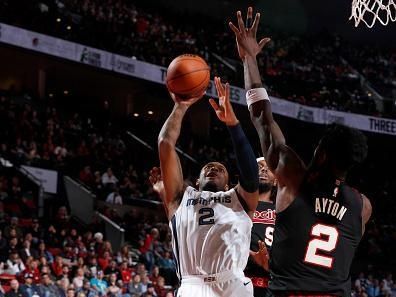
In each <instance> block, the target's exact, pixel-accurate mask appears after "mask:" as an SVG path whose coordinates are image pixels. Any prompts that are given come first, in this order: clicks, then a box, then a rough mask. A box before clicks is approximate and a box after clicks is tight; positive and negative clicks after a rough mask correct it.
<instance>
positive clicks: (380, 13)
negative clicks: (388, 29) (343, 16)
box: [349, 0, 396, 28]
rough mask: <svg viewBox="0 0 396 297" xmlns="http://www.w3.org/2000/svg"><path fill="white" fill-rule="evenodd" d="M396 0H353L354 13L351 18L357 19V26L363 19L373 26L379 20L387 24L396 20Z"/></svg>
mask: <svg viewBox="0 0 396 297" xmlns="http://www.w3.org/2000/svg"><path fill="white" fill-rule="evenodd" d="M395 1H396V0H352V14H351V17H350V18H349V19H354V20H355V27H357V26H358V25H359V23H360V22H361V21H362V22H364V23H365V24H366V25H367V27H369V28H372V27H373V26H374V24H375V22H376V21H377V20H378V21H379V22H380V23H381V24H382V25H384V26H386V25H388V23H389V22H390V21H392V22H394V21H396V2H395Z"/></svg>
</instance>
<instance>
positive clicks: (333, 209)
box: [269, 179, 363, 296]
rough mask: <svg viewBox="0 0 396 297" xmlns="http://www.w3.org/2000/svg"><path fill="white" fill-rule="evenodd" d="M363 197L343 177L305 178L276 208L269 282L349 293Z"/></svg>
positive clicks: (294, 288) (292, 288)
mask: <svg viewBox="0 0 396 297" xmlns="http://www.w3.org/2000/svg"><path fill="white" fill-rule="evenodd" d="M362 207H363V199H362V196H361V194H360V193H358V192H357V191H356V190H354V189H352V188H351V187H349V186H348V185H346V184H345V183H343V182H341V181H339V180H335V179H331V180H327V181H322V182H315V183H308V182H304V183H303V186H302V187H301V189H300V191H299V194H298V195H297V197H296V198H295V200H294V201H293V202H292V203H291V204H290V205H289V207H288V208H286V209H285V210H284V211H282V212H280V213H277V218H276V228H275V232H274V242H273V245H272V249H271V253H270V270H271V277H272V279H271V281H270V286H269V287H270V288H271V289H272V290H275V291H303V292H316V293H328V294H334V295H337V296H350V295H351V293H350V290H351V278H350V267H351V263H352V259H353V257H354V253H355V250H356V248H357V246H358V245H359V242H360V239H361V237H362V216H361V213H362Z"/></svg>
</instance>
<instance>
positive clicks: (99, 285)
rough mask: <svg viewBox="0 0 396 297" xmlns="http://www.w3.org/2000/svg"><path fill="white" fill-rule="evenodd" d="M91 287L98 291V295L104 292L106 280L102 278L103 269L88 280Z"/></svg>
mask: <svg viewBox="0 0 396 297" xmlns="http://www.w3.org/2000/svg"><path fill="white" fill-rule="evenodd" d="M90 283H91V286H92V288H93V289H94V290H95V291H96V292H98V293H99V295H100V296H103V295H104V294H106V290H107V287H108V285H107V282H106V281H105V280H103V271H102V270H99V271H98V273H97V274H96V276H95V277H93V278H92V279H91V281H90Z"/></svg>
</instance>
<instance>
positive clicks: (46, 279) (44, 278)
mask: <svg viewBox="0 0 396 297" xmlns="http://www.w3.org/2000/svg"><path fill="white" fill-rule="evenodd" d="M58 292H59V290H58V288H57V287H56V286H55V285H54V283H53V281H52V280H51V278H50V276H49V275H48V274H47V273H43V274H42V275H41V284H40V293H39V295H40V296H46V297H58V294H59V293H58Z"/></svg>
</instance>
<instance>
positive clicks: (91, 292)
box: [76, 280, 97, 297]
mask: <svg viewBox="0 0 396 297" xmlns="http://www.w3.org/2000/svg"><path fill="white" fill-rule="evenodd" d="M76 293H77V296H80V295H79V294H80V293H81V294H84V296H85V297H95V296H97V291H96V290H95V289H93V288H92V287H91V283H90V281H89V280H84V284H83V287H82V288H80V289H78V290H77V292H76Z"/></svg>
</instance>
